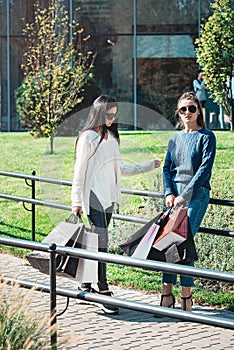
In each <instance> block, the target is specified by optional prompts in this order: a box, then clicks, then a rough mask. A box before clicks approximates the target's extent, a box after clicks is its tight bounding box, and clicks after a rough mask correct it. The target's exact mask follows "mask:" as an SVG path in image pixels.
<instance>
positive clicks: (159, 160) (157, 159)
mask: <svg viewBox="0 0 234 350" xmlns="http://www.w3.org/2000/svg"><path fill="white" fill-rule="evenodd" d="M161 161H162V159H160V158H156V159H155V160H154V164H155V168H159V167H160V165H161Z"/></svg>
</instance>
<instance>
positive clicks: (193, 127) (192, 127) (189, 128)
mask: <svg viewBox="0 0 234 350" xmlns="http://www.w3.org/2000/svg"><path fill="white" fill-rule="evenodd" d="M201 129H202V127H201V126H200V125H198V124H193V125H189V124H185V125H184V132H194V131H198V130H201Z"/></svg>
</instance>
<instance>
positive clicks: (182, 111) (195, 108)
mask: <svg viewBox="0 0 234 350" xmlns="http://www.w3.org/2000/svg"><path fill="white" fill-rule="evenodd" d="M187 110H188V111H189V112H190V113H195V112H196V111H197V107H196V106H194V105H192V106H188V107H181V108H180V109H179V113H182V114H184V113H185V112H186V111H187Z"/></svg>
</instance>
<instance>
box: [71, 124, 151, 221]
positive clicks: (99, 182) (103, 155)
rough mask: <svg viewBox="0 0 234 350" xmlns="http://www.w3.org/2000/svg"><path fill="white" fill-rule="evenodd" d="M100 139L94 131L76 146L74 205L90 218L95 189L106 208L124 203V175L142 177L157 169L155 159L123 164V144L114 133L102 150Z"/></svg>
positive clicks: (90, 131)
mask: <svg viewBox="0 0 234 350" xmlns="http://www.w3.org/2000/svg"><path fill="white" fill-rule="evenodd" d="M99 141H100V136H99V134H97V133H96V132H95V131H94V130H87V131H85V132H83V133H82V134H81V136H80V137H79V140H78V144H77V147H76V162H75V167H74V178H73V184H72V194H71V199H72V206H81V207H82V209H83V212H84V214H85V215H89V197H90V191H91V190H92V191H93V192H94V193H95V195H96V196H97V198H98V200H99V201H100V203H101V205H102V207H103V209H106V208H108V207H109V206H111V204H112V203H118V204H119V203H120V192H121V188H120V180H121V174H122V175H125V176H130V175H135V174H140V173H144V172H148V171H151V170H153V169H154V168H155V161H154V159H152V160H149V161H147V162H144V163H141V164H125V163H123V162H122V161H121V156H120V152H119V145H118V142H117V140H116V139H115V137H114V136H113V135H112V133H111V132H108V138H107V139H106V140H105V139H104V140H103V141H102V142H101V143H100V144H99V146H98V148H97V145H98V143H99Z"/></svg>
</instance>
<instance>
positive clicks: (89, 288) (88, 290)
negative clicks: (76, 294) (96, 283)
mask: <svg viewBox="0 0 234 350" xmlns="http://www.w3.org/2000/svg"><path fill="white" fill-rule="evenodd" d="M78 290H80V291H82V292H86V293H98V291H97V290H96V289H94V288H92V285H91V283H81V286H80V287H78Z"/></svg>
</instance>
